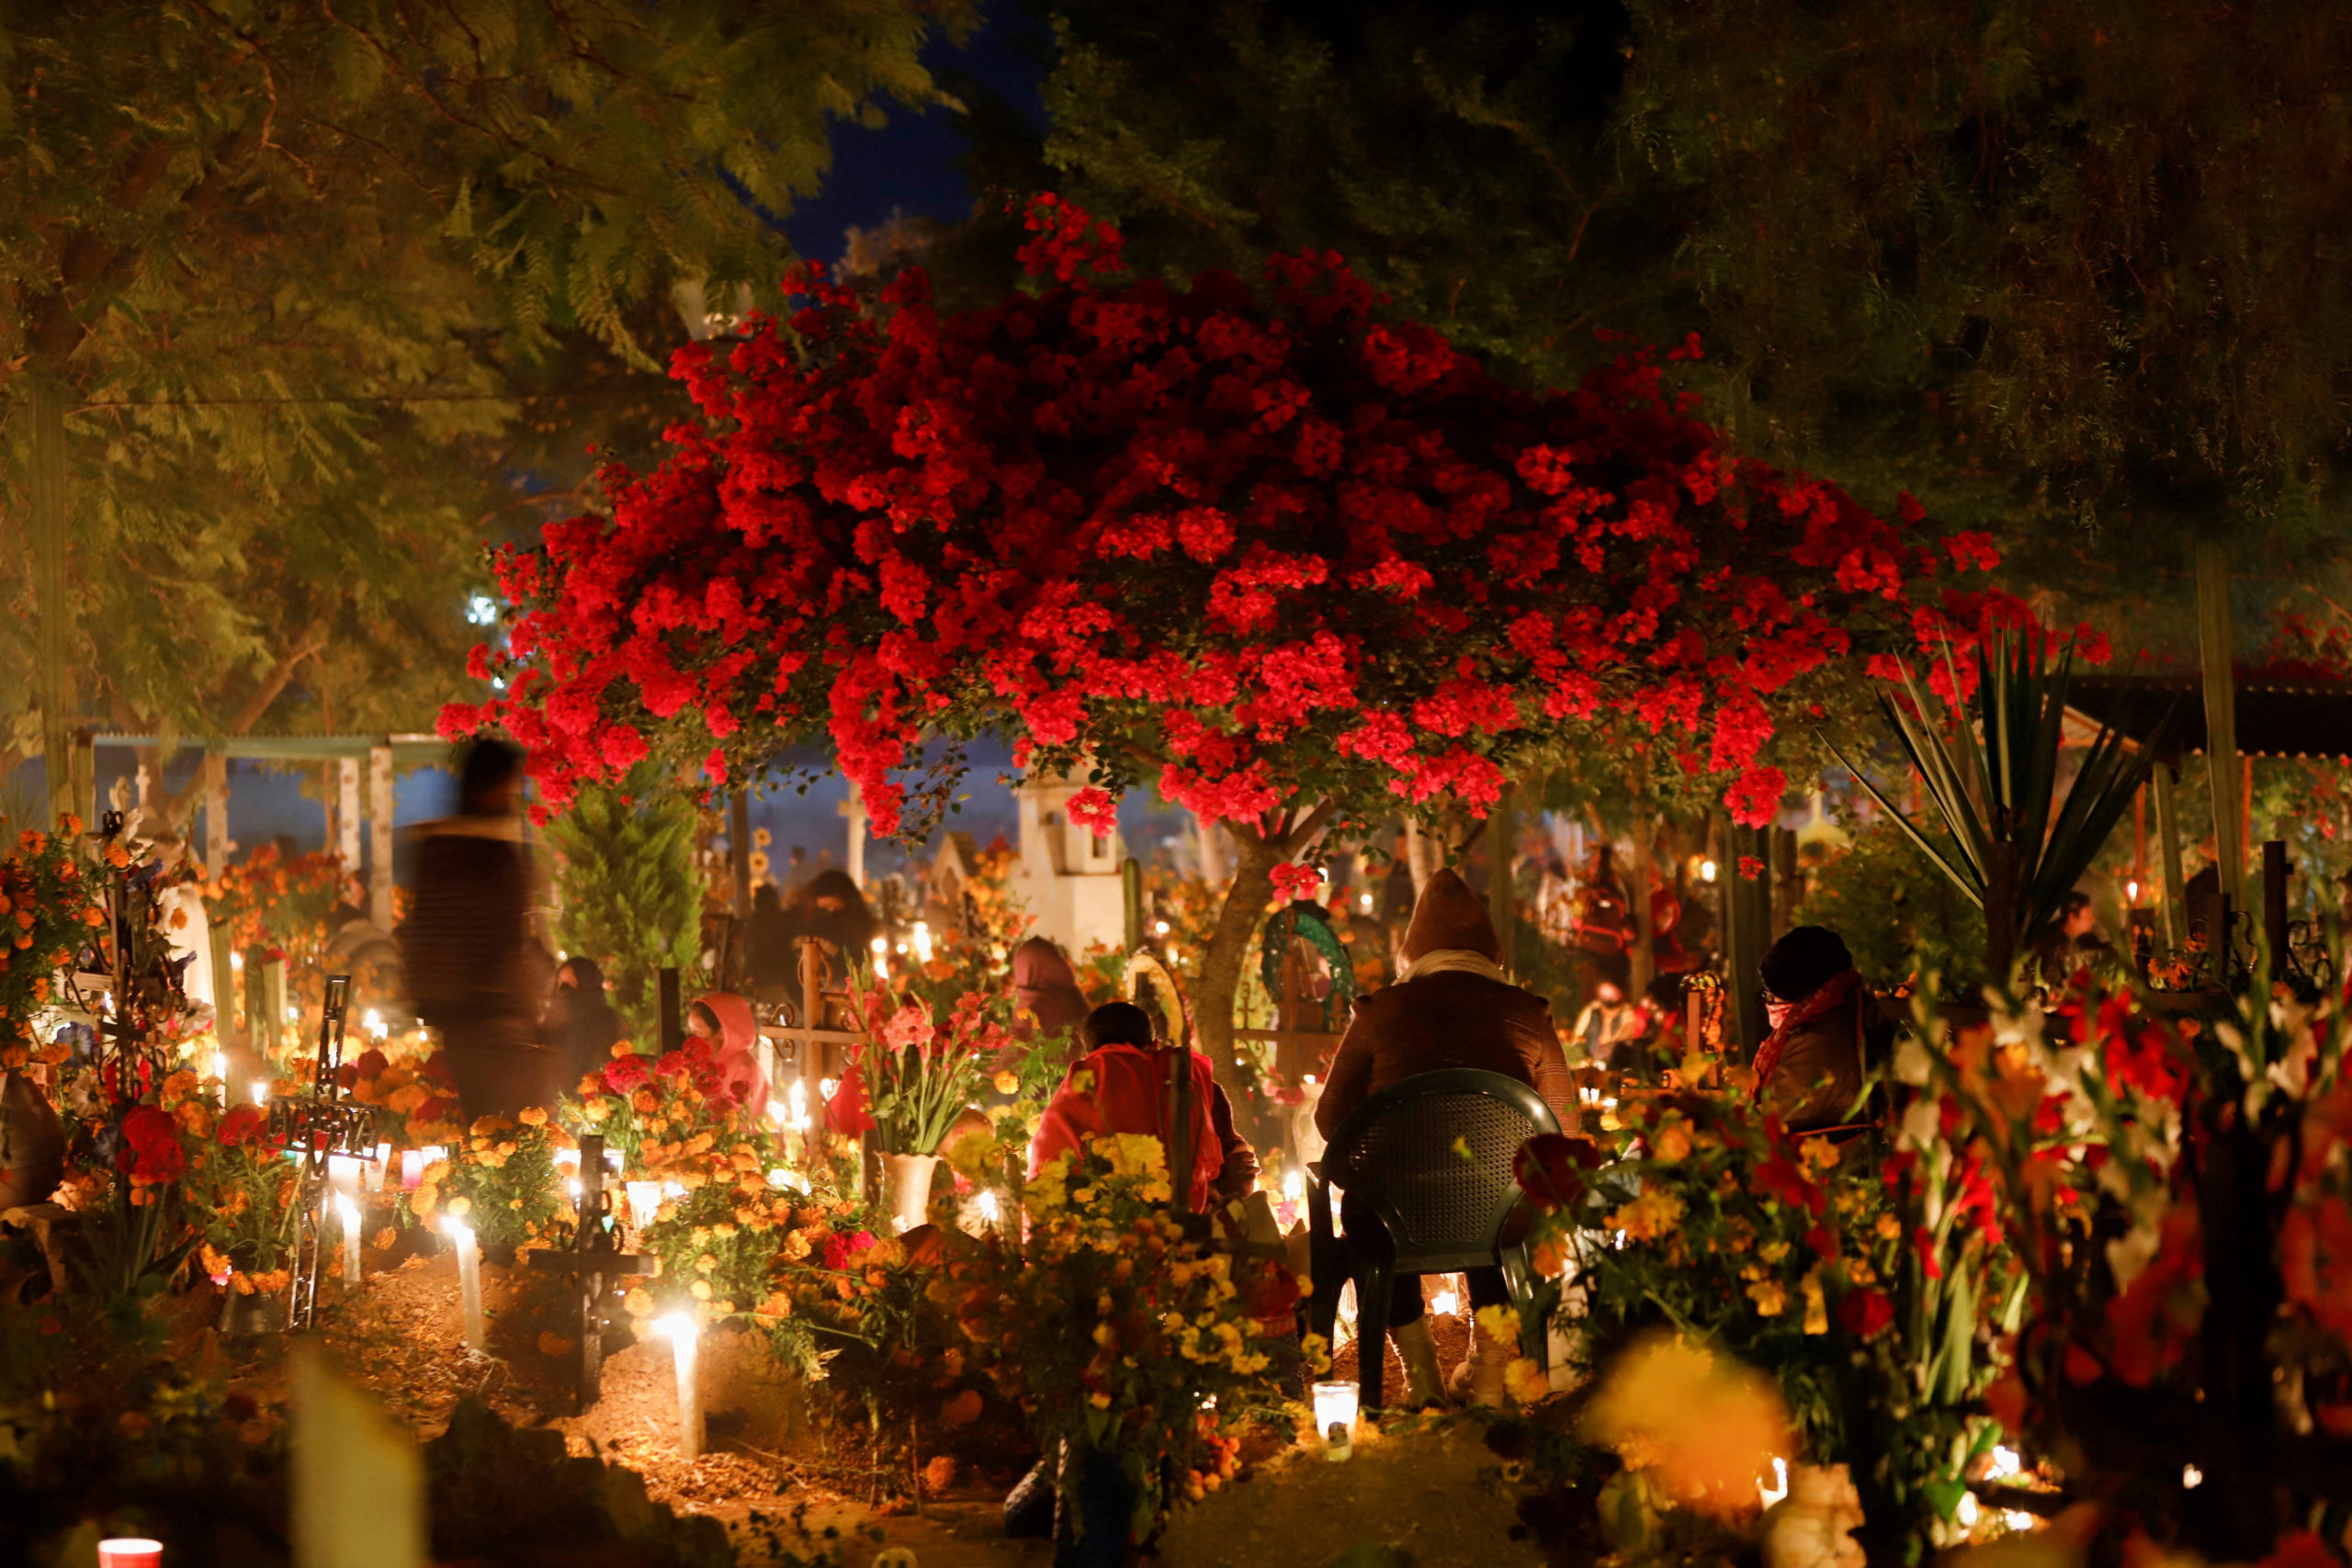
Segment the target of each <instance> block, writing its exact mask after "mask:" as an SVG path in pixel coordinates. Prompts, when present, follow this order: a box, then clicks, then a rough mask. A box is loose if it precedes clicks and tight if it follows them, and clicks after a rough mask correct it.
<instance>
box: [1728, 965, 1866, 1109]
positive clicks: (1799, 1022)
mask: <svg viewBox="0 0 2352 1568" xmlns="http://www.w3.org/2000/svg"><path fill="white" fill-rule="evenodd" d="M1759 969H1760V972H1761V974H1762V976H1763V980H1764V993H1765V1001H1764V1013H1765V1017H1766V1018H1767V1019H1768V1020H1769V1021H1770V1023H1771V1025H1772V1032H1771V1034H1770V1036H1769V1037H1768V1038H1767V1039H1766V1040H1765V1041H1764V1043H1762V1044H1760V1045H1758V1047H1757V1048H1756V1058H1755V1063H1754V1066H1755V1069H1756V1088H1755V1089H1754V1090H1753V1093H1752V1098H1753V1100H1754V1102H1755V1103H1756V1104H1757V1105H1758V1107H1760V1108H1761V1109H1763V1110H1765V1111H1770V1112H1772V1113H1774V1114H1776V1115H1778V1116H1779V1117H1780V1118H1781V1122H1782V1124H1784V1125H1785V1126H1787V1127H1788V1128H1789V1129H1790V1130H1791V1131H1792V1132H1799V1133H1802V1132H1807V1131H1810V1130H1812V1129H1814V1128H1817V1127H1834V1126H1836V1125H1837V1124H1838V1122H1842V1121H1844V1120H1845V1117H1846V1112H1847V1111H1849V1109H1850V1108H1851V1107H1852V1106H1853V1104H1854V1102H1855V1100H1857V1099H1858V1098H1859V1097H1860V1094H1861V1090H1862V1050H1863V1042H1862V1026H1863V1021H1864V1020H1865V1018H1866V1017H1867V1016H1868V1015H1867V1014H1866V1012H1865V1009H1866V1008H1867V1007H1868V1005H1869V1002H1870V993H1869V991H1868V990H1867V989H1865V988H1864V987H1863V985H1862V977H1861V976H1860V975H1859V974H1857V973H1856V972H1855V969H1854V959H1853V955H1852V954H1851V953H1848V952H1847V951H1846V942H1845V939H1844V938H1842V937H1840V936H1839V935H1838V933H1837V932H1836V931H1831V930H1830V929H1829V928H1828V927H1826V926H1799V927H1797V928H1796V929H1795V930H1793V931H1790V932H1789V933H1788V934H1787V935H1786V936H1784V937H1782V938H1781V940H1780V941H1778V942H1774V943H1773V944H1772V947H1771V951H1770V952H1769V953H1765V955H1764V962H1763V964H1761V965H1760V966H1759Z"/></svg>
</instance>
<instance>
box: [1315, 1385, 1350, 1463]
mask: <svg viewBox="0 0 2352 1568" xmlns="http://www.w3.org/2000/svg"><path fill="white" fill-rule="evenodd" d="M1315 1430H1316V1432H1317V1434H1318V1435H1319V1436H1320V1437H1321V1438H1322V1439H1323V1452H1324V1457H1325V1458H1327V1459H1334V1460H1340V1459H1345V1458H1347V1457H1348V1451H1349V1449H1350V1448H1351V1445H1352V1443H1353V1440H1354V1438H1355V1430H1356V1385H1355V1384H1353V1383H1351V1382H1318V1383H1317V1384H1316V1385H1315ZM1335 1431H1336V1434H1337V1435H1336V1436H1335V1435H1334V1433H1335Z"/></svg>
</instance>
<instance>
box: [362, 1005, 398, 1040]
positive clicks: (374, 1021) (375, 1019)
mask: <svg viewBox="0 0 2352 1568" xmlns="http://www.w3.org/2000/svg"><path fill="white" fill-rule="evenodd" d="M367 1027H368V1037H369V1038H370V1039H374V1040H381V1039H383V1038H384V1037H385V1036H386V1035H388V1034H390V1033H391V1032H392V1031H391V1027H390V1025H389V1024H387V1023H386V1022H385V1021H384V1015H383V1014H381V1013H379V1012H378V1011H377V1010H375V1009H374V1008H369V1009H368V1021H367Z"/></svg>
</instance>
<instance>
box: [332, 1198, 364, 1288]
mask: <svg viewBox="0 0 2352 1568" xmlns="http://www.w3.org/2000/svg"><path fill="white" fill-rule="evenodd" d="M334 1209H335V1213H337V1214H339V1215H341V1216H342V1219H343V1282H344V1283H345V1284H346V1285H356V1284H358V1283H359V1205H358V1204H357V1203H356V1202H354V1201H351V1200H350V1199H349V1198H346V1197H345V1196H344V1195H343V1194H341V1193H337V1194H335V1200H334Z"/></svg>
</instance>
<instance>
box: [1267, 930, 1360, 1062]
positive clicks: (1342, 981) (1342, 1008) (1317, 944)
mask: <svg viewBox="0 0 2352 1568" xmlns="http://www.w3.org/2000/svg"><path fill="white" fill-rule="evenodd" d="M1297 939H1304V940H1305V941H1306V943H1307V945H1308V946H1310V947H1312V948H1314V949H1315V951H1316V952H1317V953H1321V954H1322V955H1323V958H1324V961H1325V962H1326V963H1328V964H1329V965H1330V967H1331V994H1330V995H1329V996H1328V997H1326V998H1323V1030H1324V1032H1326V1033H1335V1032H1337V1028H1336V1026H1335V1025H1334V1023H1333V1019H1334V1018H1337V1019H1338V1020H1340V1021H1341V1022H1344V1021H1346V1019H1347V1016H1348V1004H1349V1003H1351V1002H1352V1001H1354V1000H1355V995H1356V968H1355V965H1354V964H1351V963H1350V962H1349V961H1348V950H1347V945H1346V944H1345V943H1344V942H1340V933H1339V932H1338V931H1333V930H1332V929H1331V917H1330V915H1329V913H1327V912H1326V911H1325V910H1324V908H1323V906H1322V905H1320V904H1315V903H1310V902H1308V901H1307V900H1306V899H1304V898H1302V899H1299V900H1297V901H1295V902H1294V903H1293V904H1291V905H1290V906H1289V907H1288V908H1282V909H1277V910H1275V911H1274V914H1273V917H1272V919H1269V920H1267V922H1266V930H1265V932H1264V934H1263V935H1262V936H1261V938H1260V942H1259V948H1258V977H1259V978H1260V979H1261V980H1262V981H1263V982H1265V987H1266V995H1267V996H1269V997H1271V998H1273V999H1274V1000H1275V1001H1276V1002H1277V1003H1279V1002H1280V1001H1281V1000H1282V994H1283V953H1287V952H1289V951H1290V944H1291V942H1293V941H1294V940H1297Z"/></svg>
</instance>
